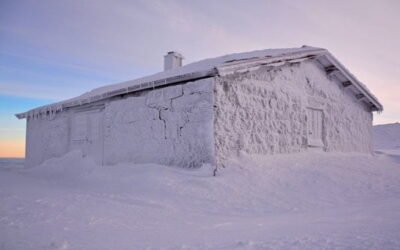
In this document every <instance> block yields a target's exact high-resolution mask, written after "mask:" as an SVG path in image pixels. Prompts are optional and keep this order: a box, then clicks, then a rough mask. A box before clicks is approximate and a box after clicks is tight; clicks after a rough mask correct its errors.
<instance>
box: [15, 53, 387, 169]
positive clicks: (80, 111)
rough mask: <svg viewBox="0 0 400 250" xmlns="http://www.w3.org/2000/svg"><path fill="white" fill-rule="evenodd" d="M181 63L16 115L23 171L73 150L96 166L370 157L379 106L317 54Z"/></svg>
mask: <svg viewBox="0 0 400 250" xmlns="http://www.w3.org/2000/svg"><path fill="white" fill-rule="evenodd" d="M182 58H183V57H182V56H181V55H180V54H179V53H177V52H169V53H168V54H167V55H166V56H165V58H164V59H165V61H164V63H165V64H164V66H165V67H164V68H165V71H163V72H160V73H157V74H155V75H152V76H148V77H144V78H140V79H137V80H133V81H129V82H125V83H119V84H115V85H110V86H105V87H102V88H99V89H95V90H93V91H90V92H88V93H85V94H83V95H82V96H79V97H76V98H73V99H70V100H66V101H63V102H60V103H56V104H53V105H48V106H45V107H40V108H37V109H34V110H31V111H28V112H25V113H21V114H18V115H17V117H18V118H27V136H26V140H27V155H26V158H27V164H28V165H30V166H35V165H38V164H40V163H42V162H43V161H45V160H47V159H50V158H53V157H59V156H62V155H64V154H66V153H67V152H69V151H73V150H77V151H79V152H81V153H82V155H84V156H87V157H91V158H93V159H94V160H95V161H96V163H98V164H100V165H102V164H105V165H112V164H117V163H120V162H133V163H160V164H167V165H173V166H180V167H200V166H202V165H203V164H211V165H214V166H221V165H223V164H224V161H225V160H227V159H228V158H229V157H232V156H238V155H240V153H246V154H250V155H252V154H264V155H265V154H266V155H270V154H277V153H279V154H282V153H295V152H303V151H310V150H317V151H325V152H332V151H339V152H364V153H369V152H371V147H372V141H371V138H372V112H373V111H381V110H382V105H381V104H380V103H379V101H378V100H377V99H376V98H375V97H374V96H373V94H372V93H370V92H369V91H368V89H367V88H366V87H365V86H364V85H363V84H362V83H360V82H359V81H358V80H357V79H356V78H355V77H354V76H353V75H352V74H351V73H350V72H348V70H347V69H346V68H344V67H343V65H341V64H340V63H339V62H338V61H337V60H336V59H335V58H334V57H333V56H332V55H331V54H330V53H329V52H328V51H327V50H325V49H319V48H313V47H307V46H306V47H301V48H294V49H276V50H261V51H254V52H247V53H241V54H232V55H227V56H222V57H217V58H213V59H206V60H203V61H199V62H196V63H192V64H188V65H186V66H181V65H182Z"/></svg>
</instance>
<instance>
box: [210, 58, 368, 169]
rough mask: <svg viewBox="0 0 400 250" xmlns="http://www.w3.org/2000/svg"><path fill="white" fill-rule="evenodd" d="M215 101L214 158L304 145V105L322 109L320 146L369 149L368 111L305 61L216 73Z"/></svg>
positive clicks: (302, 148) (289, 149)
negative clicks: (245, 71)
mask: <svg viewBox="0 0 400 250" xmlns="http://www.w3.org/2000/svg"><path fill="white" fill-rule="evenodd" d="M215 105H216V114H215V120H214V136H215V147H216V154H217V160H218V163H221V162H223V160H224V159H226V158H227V157H229V156H230V155H237V154H238V153H239V152H241V151H243V152H246V153H249V154H275V153H292V152H301V151H305V150H307V148H308V146H307V144H308V141H307V115H306V114H307V108H315V109H320V110H322V111H323V143H324V148H323V149H324V150H325V151H342V152H348V151H352V152H354V151H355V152H371V143H372V142H371V130H372V114H371V113H370V111H368V110H366V108H365V107H364V106H363V105H362V104H360V103H359V102H357V100H356V99H355V97H353V96H352V95H350V94H348V93H346V90H344V89H343V88H341V87H339V85H338V83H337V82H335V81H334V80H331V79H329V78H328V76H327V75H326V73H325V72H324V71H323V70H322V69H320V68H319V67H318V66H317V65H316V64H315V63H313V62H310V61H308V62H303V63H297V64H292V65H286V66H282V67H276V68H272V67H270V68H268V67H262V68H260V69H258V70H255V71H250V72H247V73H235V74H232V75H228V76H225V77H219V78H217V80H216V87H215Z"/></svg>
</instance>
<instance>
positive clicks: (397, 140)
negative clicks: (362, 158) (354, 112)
mask: <svg viewBox="0 0 400 250" xmlns="http://www.w3.org/2000/svg"><path fill="white" fill-rule="evenodd" d="M373 136H374V147H375V148H376V149H400V123H398V122H396V123H391V124H384V125H376V126H374V130H373Z"/></svg>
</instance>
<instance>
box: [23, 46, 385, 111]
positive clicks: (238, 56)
mask: <svg viewBox="0 0 400 250" xmlns="http://www.w3.org/2000/svg"><path fill="white" fill-rule="evenodd" d="M322 54H328V55H329V56H330V57H331V58H332V59H333V60H335V62H336V63H337V64H339V66H340V67H342V69H341V70H344V71H346V73H347V74H349V75H350V76H351V77H352V78H354V79H352V80H353V81H356V82H357V84H358V85H359V86H360V87H361V88H362V89H363V90H364V91H365V92H366V93H367V95H369V96H370V97H371V98H372V99H374V100H375V101H376V103H378V106H381V105H380V104H379V102H378V101H377V98H376V97H375V96H374V95H373V94H372V93H371V92H370V91H369V90H368V89H367V88H366V87H365V85H363V84H362V83H360V82H359V81H358V80H357V79H356V78H355V77H354V76H353V75H352V74H351V73H350V72H349V71H348V70H347V69H346V68H344V66H343V65H341V64H340V63H339V62H338V61H337V60H336V59H335V58H334V57H333V56H332V55H330V53H329V52H328V51H327V50H325V49H322V48H316V47H310V46H302V47H300V48H285V49H265V50H256V51H250V52H243V53H234V54H228V55H224V56H220V57H215V58H209V59H204V60H200V61H197V62H194V63H190V64H188V65H185V66H182V67H180V68H176V69H172V70H167V71H162V72H159V73H156V74H153V75H150V76H146V77H142V78H138V79H135V80H131V81H126V82H122V83H116V84H111V85H107V86H103V87H99V88H96V89H93V90H91V91H89V92H86V93H84V94H82V95H80V96H77V97H74V98H71V99H68V100H65V101H61V102H58V103H54V104H50V105H46V106H42V107H39V108H36V109H33V110H31V111H29V112H32V111H33V113H36V112H38V113H39V112H41V111H46V110H53V109H55V110H59V109H62V108H63V105H64V104H67V103H72V102H77V103H78V105H79V104H80V103H82V104H84V103H88V101H87V100H91V99H93V98H96V97H99V98H98V99H96V100H100V99H104V95H106V94H107V93H110V92H113V91H117V90H121V89H127V88H131V87H134V86H138V85H141V84H144V83H149V82H154V81H159V80H163V79H168V78H172V77H179V76H185V75H190V74H194V73H198V72H207V71H211V70H213V69H217V68H219V67H222V66H225V65H227V64H230V63H233V62H235V61H236V62H237V61H244V60H250V59H263V58H264V59H267V58H278V57H284V58H285V59H286V60H294V59H296V58H302V57H305V56H312V55H322ZM101 96H103V97H101ZM89 102H90V101H89ZM22 114H23V113H22ZM19 115H21V114H19ZM17 116H18V115H17Z"/></svg>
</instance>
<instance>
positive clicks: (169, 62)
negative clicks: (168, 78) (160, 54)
mask: <svg viewBox="0 0 400 250" xmlns="http://www.w3.org/2000/svg"><path fill="white" fill-rule="evenodd" d="M182 60H183V56H182V55H181V54H179V53H178V52H176V51H170V52H168V53H167V54H166V55H165V56H164V71H166V70H170V69H176V68H179V67H182Z"/></svg>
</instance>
